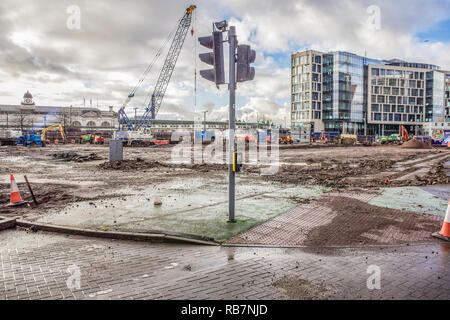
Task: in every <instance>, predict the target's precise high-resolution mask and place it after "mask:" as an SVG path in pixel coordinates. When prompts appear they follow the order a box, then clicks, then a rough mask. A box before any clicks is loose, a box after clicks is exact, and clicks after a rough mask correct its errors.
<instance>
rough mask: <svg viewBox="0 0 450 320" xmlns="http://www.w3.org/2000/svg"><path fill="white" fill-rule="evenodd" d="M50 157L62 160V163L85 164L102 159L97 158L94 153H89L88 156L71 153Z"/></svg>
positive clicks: (56, 154)
mask: <svg viewBox="0 0 450 320" xmlns="http://www.w3.org/2000/svg"><path fill="white" fill-rule="evenodd" d="M52 157H53V158H55V159H60V160H63V161H73V162H86V161H95V160H102V159H103V158H102V157H100V156H98V155H97V154H96V153H95V152H94V153H90V154H89V155H85V156H83V155H80V154H78V153H76V152H73V151H70V152H60V153H53V154H52Z"/></svg>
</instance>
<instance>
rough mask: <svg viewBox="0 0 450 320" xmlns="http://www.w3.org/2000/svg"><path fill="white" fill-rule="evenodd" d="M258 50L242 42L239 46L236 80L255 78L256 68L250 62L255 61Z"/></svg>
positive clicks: (242, 80)
mask: <svg viewBox="0 0 450 320" xmlns="http://www.w3.org/2000/svg"><path fill="white" fill-rule="evenodd" d="M255 59H256V52H255V50H252V49H251V47H250V46H249V45H246V44H242V45H239V46H238V48H237V66H236V81H237V82H244V81H250V80H253V79H254V78H255V68H254V67H251V66H250V63H253V62H255Z"/></svg>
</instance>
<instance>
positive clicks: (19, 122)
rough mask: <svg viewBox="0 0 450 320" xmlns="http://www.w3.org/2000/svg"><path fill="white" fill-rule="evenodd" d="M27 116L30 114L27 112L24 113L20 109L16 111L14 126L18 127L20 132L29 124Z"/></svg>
mask: <svg viewBox="0 0 450 320" xmlns="http://www.w3.org/2000/svg"><path fill="white" fill-rule="evenodd" d="M29 116H30V115H29V114H28V113H26V112H24V111H23V110H22V109H20V110H19V111H18V112H17V114H16V118H15V119H14V121H13V123H14V126H15V127H16V128H18V129H20V131H22V133H23V131H24V130H25V127H26V126H29V125H30V119H29Z"/></svg>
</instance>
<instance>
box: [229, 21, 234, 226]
mask: <svg viewBox="0 0 450 320" xmlns="http://www.w3.org/2000/svg"><path fill="white" fill-rule="evenodd" d="M228 43H229V47H230V54H229V62H230V68H229V69H230V70H229V71H230V79H229V84H228V89H229V91H230V110H229V116H230V123H229V130H228V132H229V136H228V143H229V148H228V149H229V155H228V157H229V158H228V162H229V163H228V177H229V179H228V222H236V220H235V218H234V198H235V172H234V170H233V162H234V153H235V151H236V150H235V149H236V148H235V143H234V133H235V129H236V122H235V108H236V104H235V89H236V79H235V75H236V73H235V67H236V57H235V52H236V28H235V27H233V26H230V29H229V31H228Z"/></svg>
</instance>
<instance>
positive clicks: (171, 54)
mask: <svg viewBox="0 0 450 320" xmlns="http://www.w3.org/2000/svg"><path fill="white" fill-rule="evenodd" d="M195 8H196V6H195V5H191V6H189V7H188V8H187V9H186V13H185V14H184V16H183V17H182V18H181V20H180V21H179V24H178V27H177V30H176V32H175V35H174V38H173V40H172V44H171V45H170V49H169V51H168V53H167V57H166V59H165V61H164V65H163V67H162V69H161V71H160V73H159V77H158V81H157V82H156V85H155V89H154V90H153V94H152V96H151V100H150V102H149V104H148V106H147V107H146V109H145V112H144V114H143V115H142V117H141V118H140V119H139V121H138V122H137V123H136V122H135V123H134V124H133V123H132V122H131V121H130V120H129V118H128V117H127V115H126V113H125V105H126V104H124V106H123V107H122V108H121V109H120V110H119V114H118V116H119V129H120V123H121V121H122V122H124V123H125V124H126V125H127V127H128V130H140V129H143V128H146V127H150V125H151V120H153V119H155V117H156V115H157V114H158V111H159V109H160V107H161V104H162V101H163V98H164V94H165V93H166V89H167V86H168V85H169V81H170V78H171V77H172V73H173V70H174V69H175V65H176V63H177V60H178V57H179V55H180V52H181V48H182V47H183V44H184V40H185V38H186V35H187V32H188V30H189V27H190V25H191V20H192V12H193V11H194V10H195ZM133 96H134V92H133V93H131V94H130V95H129V96H128V98H127V102H128V101H129V100H130V99H131V98H132V97H133Z"/></svg>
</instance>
